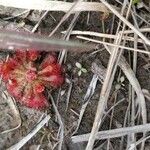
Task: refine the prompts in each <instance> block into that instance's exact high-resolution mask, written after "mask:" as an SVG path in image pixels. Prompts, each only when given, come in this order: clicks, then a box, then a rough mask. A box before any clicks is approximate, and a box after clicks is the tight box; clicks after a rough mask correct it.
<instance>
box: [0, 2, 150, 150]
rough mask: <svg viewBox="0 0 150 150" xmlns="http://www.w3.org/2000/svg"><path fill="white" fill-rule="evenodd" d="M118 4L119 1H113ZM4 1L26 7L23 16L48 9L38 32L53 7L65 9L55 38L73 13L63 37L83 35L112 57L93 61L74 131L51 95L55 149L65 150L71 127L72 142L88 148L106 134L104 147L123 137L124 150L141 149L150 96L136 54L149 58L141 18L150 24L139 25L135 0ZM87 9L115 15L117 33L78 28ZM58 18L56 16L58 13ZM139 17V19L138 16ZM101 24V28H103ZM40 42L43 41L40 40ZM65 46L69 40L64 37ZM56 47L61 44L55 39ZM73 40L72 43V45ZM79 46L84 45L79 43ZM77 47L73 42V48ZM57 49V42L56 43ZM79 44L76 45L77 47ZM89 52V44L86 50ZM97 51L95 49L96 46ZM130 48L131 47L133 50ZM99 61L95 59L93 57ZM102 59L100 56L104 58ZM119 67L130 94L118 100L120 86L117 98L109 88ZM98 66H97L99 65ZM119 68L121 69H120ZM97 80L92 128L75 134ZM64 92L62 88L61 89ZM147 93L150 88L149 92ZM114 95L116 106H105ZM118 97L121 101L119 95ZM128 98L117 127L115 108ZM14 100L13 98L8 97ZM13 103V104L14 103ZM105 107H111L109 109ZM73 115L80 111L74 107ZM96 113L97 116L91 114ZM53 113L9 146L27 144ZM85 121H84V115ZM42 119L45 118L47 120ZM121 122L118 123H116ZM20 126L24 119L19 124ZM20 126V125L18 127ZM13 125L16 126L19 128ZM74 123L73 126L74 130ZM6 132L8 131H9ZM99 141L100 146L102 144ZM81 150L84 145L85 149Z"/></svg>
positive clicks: (61, 58)
mask: <svg viewBox="0 0 150 150" xmlns="http://www.w3.org/2000/svg"><path fill="white" fill-rule="evenodd" d="M114 2H116V3H118V1H114ZM0 5H3V6H5V7H17V8H23V9H28V10H27V11H26V10H25V12H23V13H21V14H18V15H17V16H19V15H22V14H24V13H27V12H28V11H29V10H31V9H37V10H44V11H45V12H44V13H43V15H42V16H41V18H40V19H39V21H38V23H37V24H36V25H35V26H34V27H33V29H32V31H31V32H32V33H33V32H35V31H36V30H37V29H38V27H39V26H40V24H41V22H42V20H43V19H44V18H45V17H46V16H47V15H48V12H50V11H56V12H57V11H62V12H65V14H64V16H63V17H62V18H61V19H60V20H59V23H58V24H57V25H56V26H55V28H54V29H53V30H52V32H51V33H49V36H50V37H52V36H53V35H54V34H55V33H56V32H57V31H58V29H59V28H60V26H61V25H62V24H63V23H64V22H65V21H67V20H68V19H69V17H70V16H71V15H73V19H72V20H71V22H70V24H69V26H68V28H67V30H66V31H63V32H62V39H63V40H64V41H69V40H70V36H71V35H74V36H75V37H76V39H80V40H81V39H82V41H84V43H86V42H87V43H89V42H90V44H93V45H96V44H97V43H98V44H101V45H102V46H103V48H104V50H105V51H107V52H108V53H109V54H110V56H109V61H108V65H107V68H105V67H103V66H102V65H98V64H95V66H93V65H92V67H94V68H93V77H92V79H91V82H90V84H89V86H88V88H87V91H86V93H84V100H83V105H82V107H81V109H80V112H79V116H78V120H77V124H76V125H72V127H73V131H72V130H71V131H68V130H67V131H66V127H65V124H64V120H63V117H62V115H61V114H60V112H59V109H58V107H57V106H58V105H59V101H56V103H55V101H54V98H53V97H52V95H49V97H50V99H51V103H52V107H53V109H54V112H55V114H56V121H57V122H58V126H59V127H58V130H57V137H56V139H57V141H56V142H55V143H54V144H51V143H50V144H51V148H52V149H55V148H56V147H57V148H58V149H59V150H61V149H63V148H64V147H63V144H64V142H65V140H66V139H65V138H66V136H67V135H68V134H69V133H68V132H71V134H70V135H71V137H70V139H71V140H72V143H80V144H81V143H82V142H87V145H86V148H85V149H86V150H92V149H93V147H94V146H95V144H97V142H99V141H100V142H102V139H105V140H106V141H105V142H106V143H105V144H104V145H106V149H107V150H109V149H111V148H112V147H113V146H112V143H111V140H112V139H114V140H115V138H117V137H120V140H119V147H118V150H119V149H120V150H122V149H123V148H124V147H125V149H130V150H131V149H136V148H137V146H139V147H140V149H141V150H144V149H145V147H146V144H145V142H146V140H148V139H149V138H150V137H149V136H148V134H147V133H148V132H149V131H150V124H149V123H147V122H148V117H147V116H148V114H147V113H148V111H147V108H146V103H147V101H146V99H149V97H147V96H145V95H147V94H145V92H143V91H145V90H142V87H141V85H140V83H139V81H138V78H137V77H136V72H137V63H138V54H141V55H144V56H145V55H146V59H147V60H148V59H150V58H149V56H150V51H149V46H150V40H149V39H148V37H147V36H146V35H148V34H149V32H150V28H149V24H147V23H148V21H146V20H145V19H143V20H142V21H144V22H145V24H147V26H148V27H145V28H140V27H139V24H138V20H137V17H138V14H137V12H136V10H135V6H134V5H133V3H132V0H131V1H128V0H127V1H126V0H124V2H123V3H121V2H120V6H122V7H121V9H118V8H117V7H114V6H112V5H110V4H109V3H108V2H107V1H105V0H100V2H83V1H82V0H78V1H76V2H74V3H71V2H62V1H46V0H32V1H26V2H25V4H23V3H20V1H19V0H13V1H12V0H5V1H0ZM83 11H87V12H88V11H95V12H103V13H104V15H106V14H107V15H109V13H111V15H112V16H113V17H114V18H115V17H117V18H119V20H118V24H117V28H116V29H114V24H112V25H111V26H112V30H114V31H115V33H100V32H93V31H92V30H91V31H80V30H74V27H75V25H76V23H77V19H78V17H79V16H80V15H81V12H83ZM55 17H57V16H55ZM129 18H132V22H130V21H129ZM140 20H141V19H140ZM104 28H105V27H103V31H105V29H104ZM41 42H42V41H41ZM128 42H130V43H132V45H133V46H132V47H131V45H129V44H128ZM64 43H66V45H67V42H64ZM55 45H56V46H57V43H55ZM68 45H69V44H68ZM138 45H143V46H142V49H139V47H138ZM77 46H79V48H80V46H81V45H77ZM71 47H73V46H70V48H71ZM56 48H57V47H56ZM61 48H63V44H62V45H61ZM74 49H75V48H72V50H74ZM84 51H85V52H86V49H84ZM95 51H96V50H95ZM126 51H127V52H128V53H130V55H132V56H133V58H132V59H130V63H128V61H127V60H126V58H125V56H124V53H125V52H126ZM129 51H130V52H129ZM67 52H68V51H67V49H66V48H65V44H64V48H63V49H62V51H61V52H60V54H59V63H60V64H62V63H64V64H65V62H66V60H67V59H69V58H68V57H67ZM95 53H97V54H98V53H99V51H96V52H95ZM91 55H93V52H91ZM93 61H95V60H93ZM100 61H101V60H99V62H100ZM131 64H132V65H131ZM118 66H119V68H120V69H121V70H122V72H123V75H124V76H126V78H127V79H128V81H129V85H125V86H126V88H128V96H127V97H128V98H125V99H119V98H118V97H119V96H118V95H119V94H118V93H119V91H117V90H116V91H113V94H114V97H115V98H113V97H112V94H111V90H112V89H113V82H114V80H115V76H116V75H118V72H117V71H118V70H119V69H118ZM95 68H96V69H95ZM121 70H119V72H120V74H122V72H121ZM116 72H117V73H116ZM120 74H119V75H118V77H117V78H118V80H120V79H121V75H120ZM98 80H100V81H101V84H102V87H101V89H100V91H99V100H98V104H96V105H97V110H96V111H95V119H94V121H93V126H92V129H91V132H90V133H87V134H83V135H75V136H74V134H75V133H77V131H78V130H79V127H80V125H81V122H82V120H83V118H84V115H85V112H86V109H87V106H88V104H89V103H90V100H91V98H92V96H93V95H94V93H95V91H96V88H97V87H96V86H97V84H98ZM67 81H68V84H69V88H68V89H67V90H68V94H67V98H66V108H65V112H67V111H68V109H69V107H68V105H69V103H70V97H71V92H72V89H73V88H74V85H73V84H72V82H71V81H70V80H67ZM60 91H61V90H60ZM60 93H61V92H59V93H58V97H59V96H60ZM146 93H148V92H146ZM110 99H114V103H113V106H112V107H111V108H110V109H109V110H107V107H108V103H109V100H110ZM118 99H119V100H118ZM124 101H126V102H127V103H128V105H127V107H126V112H125V116H124V118H122V120H123V125H122V126H121V127H120V128H119V127H118V128H117V129H112V124H113V121H115V120H116V118H115V117H114V112H115V110H116V107H117V106H120V105H121V104H122V103H123V102H124ZM9 103H10V102H9ZM12 107H14V106H12ZM106 110H107V111H106ZM74 113H75V114H78V113H76V112H74ZM106 116H109V118H110V120H109V130H106V131H99V130H101V126H102V123H103V122H104V121H105V118H106ZM93 117H94V116H93ZM49 119H50V117H49V115H47V116H46V118H44V119H43V120H42V121H41V122H39V123H37V126H36V127H35V128H34V129H33V131H31V133H29V134H28V135H26V136H25V137H24V138H23V139H22V140H20V141H18V143H17V144H15V145H13V146H12V147H10V150H11V149H19V148H21V147H22V146H24V144H25V143H27V142H28V141H29V140H30V139H31V138H32V137H33V136H35V135H36V133H37V132H39V130H40V129H41V128H43V126H44V124H46V123H47V122H49ZM84 121H85V120H84ZM43 122H44V123H43ZM118 124H119V123H118ZM18 127H20V123H19V126H18ZM18 127H17V128H18ZM17 128H15V129H17ZM74 128H75V129H74ZM6 132H7V131H6ZM138 133H142V134H141V135H140V136H138ZM100 147H101V145H99V148H100ZM81 150H82V149H81Z"/></svg>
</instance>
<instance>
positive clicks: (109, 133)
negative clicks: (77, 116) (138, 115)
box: [71, 123, 150, 143]
mask: <svg viewBox="0 0 150 150" xmlns="http://www.w3.org/2000/svg"><path fill="white" fill-rule="evenodd" d="M147 131H150V123H148V124H144V125H137V126H133V127H125V128H118V129H112V130H106V131H100V132H98V133H97V134H96V139H98V140H101V139H108V138H116V137H121V136H125V135H128V134H131V133H141V132H147ZM89 136H90V133H88V134H82V135H77V136H73V137H72V138H71V139H72V142H73V143H78V142H85V141H88V139H89Z"/></svg>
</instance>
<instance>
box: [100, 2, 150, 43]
mask: <svg viewBox="0 0 150 150" xmlns="http://www.w3.org/2000/svg"><path fill="white" fill-rule="evenodd" d="M100 1H101V2H102V3H103V4H104V5H105V6H106V7H107V8H108V9H110V10H111V11H112V12H113V13H114V14H115V15H116V16H117V17H118V18H119V19H120V20H122V21H123V22H124V23H125V24H126V25H127V26H128V27H129V28H131V29H132V30H133V31H134V32H135V33H136V34H137V35H138V36H139V37H141V39H143V41H144V42H145V43H146V44H148V45H150V40H149V39H147V38H146V37H145V36H144V35H143V34H142V33H141V32H140V31H139V30H138V29H136V28H135V27H134V26H133V25H132V24H131V23H130V22H129V21H128V20H127V19H125V18H124V17H123V16H122V15H120V13H119V12H118V11H117V10H115V9H114V8H113V7H112V6H111V5H110V4H108V3H107V2H106V1H105V0H100Z"/></svg>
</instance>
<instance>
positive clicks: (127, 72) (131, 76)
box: [104, 44, 146, 120]
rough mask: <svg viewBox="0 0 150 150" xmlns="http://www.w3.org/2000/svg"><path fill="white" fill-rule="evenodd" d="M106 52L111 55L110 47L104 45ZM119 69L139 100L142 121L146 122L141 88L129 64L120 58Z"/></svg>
mask: <svg viewBox="0 0 150 150" xmlns="http://www.w3.org/2000/svg"><path fill="white" fill-rule="evenodd" d="M104 46H105V48H106V50H107V51H108V52H109V53H111V50H110V49H111V47H110V46H107V45H105V44H104ZM119 67H120V68H121V69H122V71H123V72H124V74H125V75H126V77H127V79H128V80H129V82H130V84H131V85H132V86H133V88H134V90H135V92H136V94H137V97H138V100H139V104H141V108H142V114H143V115H142V116H145V117H144V120H146V107H145V98H144V95H143V92H142V89H141V86H140V84H139V82H138V80H137V78H136V76H135V74H134V72H133V70H132V69H131V67H130V66H129V64H128V63H127V61H126V59H125V58H124V57H123V56H122V57H121V59H120V62H119Z"/></svg>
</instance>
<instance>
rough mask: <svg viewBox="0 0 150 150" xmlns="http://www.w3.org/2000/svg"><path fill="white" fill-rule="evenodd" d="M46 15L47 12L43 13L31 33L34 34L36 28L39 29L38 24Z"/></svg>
mask: <svg viewBox="0 0 150 150" xmlns="http://www.w3.org/2000/svg"><path fill="white" fill-rule="evenodd" d="M47 14H48V11H45V13H44V14H43V15H42V16H41V18H40V19H39V21H38V23H37V24H36V25H35V26H34V28H33V29H32V31H31V32H32V33H34V32H35V31H36V30H37V28H38V27H39V25H40V23H41V22H42V20H43V19H44V18H45V16H46V15H47Z"/></svg>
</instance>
